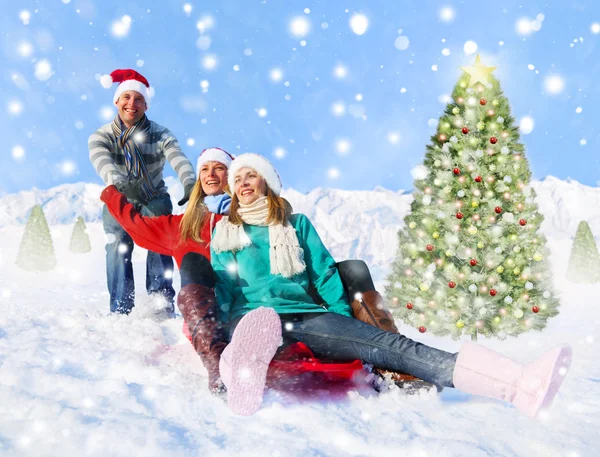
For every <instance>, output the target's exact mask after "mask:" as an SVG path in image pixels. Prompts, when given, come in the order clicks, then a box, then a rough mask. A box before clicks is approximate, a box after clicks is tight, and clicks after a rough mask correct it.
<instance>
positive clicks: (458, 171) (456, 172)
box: [452, 168, 460, 175]
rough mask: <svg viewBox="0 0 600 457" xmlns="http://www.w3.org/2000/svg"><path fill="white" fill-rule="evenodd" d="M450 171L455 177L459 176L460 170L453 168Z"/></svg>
mask: <svg viewBox="0 0 600 457" xmlns="http://www.w3.org/2000/svg"><path fill="white" fill-rule="evenodd" d="M452 171H453V172H454V174H455V175H459V174H460V168H455V169H454V170H452Z"/></svg>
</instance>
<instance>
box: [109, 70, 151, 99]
mask: <svg viewBox="0 0 600 457" xmlns="http://www.w3.org/2000/svg"><path fill="white" fill-rule="evenodd" d="M113 83H119V86H118V87H117V90H116V91H115V95H114V97H113V102H114V103H116V102H117V100H118V99H119V97H120V96H121V94H122V93H123V92H127V91H128V90H134V91H136V92H139V93H140V94H142V97H144V100H145V101H146V105H148V106H150V99H151V98H152V97H153V96H154V88H152V87H150V83H148V80H147V79H146V78H144V77H143V76H142V75H141V74H139V73H138V72H137V71H135V70H131V69H124V70H115V71H113V72H112V73H111V74H110V75H103V76H101V77H100V84H102V87H104V88H105V89H110V87H111V86H112V85H113Z"/></svg>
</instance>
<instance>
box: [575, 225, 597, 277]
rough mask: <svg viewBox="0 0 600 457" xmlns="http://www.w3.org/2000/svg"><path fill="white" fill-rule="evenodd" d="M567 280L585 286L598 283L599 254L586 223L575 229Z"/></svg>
mask: <svg viewBox="0 0 600 457" xmlns="http://www.w3.org/2000/svg"><path fill="white" fill-rule="evenodd" d="M567 278H568V279H569V280H570V281H573V282H578V283H587V284H591V283H595V282H599V281H600V254H598V246H596V240H595V239H594V235H592V231H591V230H590V226H589V225H588V223H587V222H586V221H581V222H580V223H579V226H578V227H577V233H576V234H575V239H574V240H573V248H572V249H571V258H570V259H569V269H568V270H567Z"/></svg>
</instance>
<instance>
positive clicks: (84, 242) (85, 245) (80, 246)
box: [69, 217, 92, 254]
mask: <svg viewBox="0 0 600 457" xmlns="http://www.w3.org/2000/svg"><path fill="white" fill-rule="evenodd" d="M91 250H92V246H91V243H90V237H89V236H88V233H87V227H86V226H85V222H84V221H83V218H82V217H78V218H77V221H76V222H75V227H73V233H72V234H71V241H70V242H69V251H71V252H74V253H76V254H85V253H86V252H90V251H91Z"/></svg>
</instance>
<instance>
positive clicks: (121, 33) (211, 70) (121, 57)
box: [0, 0, 600, 193]
mask: <svg viewBox="0 0 600 457" xmlns="http://www.w3.org/2000/svg"><path fill="white" fill-rule="evenodd" d="M0 5H1V6H0V10H1V11H2V14H1V15H0V30H1V35H0V59H1V62H2V64H1V65H0V71H1V77H0V122H1V124H2V126H3V131H4V139H3V141H2V153H1V154H0V168H1V169H2V170H3V171H4V173H3V176H4V179H3V180H2V181H1V182H0V193H6V192H16V191H19V190H25V189H30V188H32V187H37V188H42V189H44V188H49V187H52V186H55V185H58V184H61V183H67V182H77V181H87V182H97V183H100V182H101V181H100V179H99V178H98V177H97V176H96V174H95V172H94V170H93V168H92V166H91V164H90V163H89V160H88V152H87V138H88V136H89V135H90V134H91V133H92V132H93V131H94V130H95V129H96V128H98V127H99V126H100V125H102V124H105V123H107V122H108V120H109V119H111V118H112V115H114V113H115V111H114V110H112V106H111V105H112V104H111V100H112V94H113V91H114V88H115V87H116V86H114V87H113V88H112V89H111V90H106V89H104V88H102V86H101V85H100V83H99V81H98V77H99V75H102V74H107V73H110V72H111V71H112V70H114V69H116V68H135V69H137V70H138V71H140V72H141V73H142V74H143V75H145V76H146V77H147V78H148V80H149V81H150V84H151V85H152V86H154V88H155V91H156V95H155V98H154V99H153V101H152V106H151V108H150V110H149V111H148V113H147V114H148V117H150V119H152V120H154V121H156V122H158V123H160V124H163V125H165V126H167V127H168V128H170V129H171V130H172V131H173V132H174V133H175V135H176V136H177V137H178V139H179V141H180V143H181V145H182V148H183V150H184V152H185V153H186V155H188V157H189V158H190V159H191V160H192V162H193V163H194V164H195V161H196V158H197V156H198V154H199V153H200V151H201V150H202V149H204V148H205V147H209V146H218V147H222V148H224V149H226V150H228V151H230V152H232V153H233V154H239V153H241V152H248V151H252V152H258V153H261V154H265V155H267V156H268V157H270V158H271V159H272V160H273V161H274V163H275V164H276V166H277V168H278V170H279V171H280V174H281V176H282V178H283V181H284V187H293V188H295V189H297V190H300V191H303V192H306V191H309V190H311V189H313V188H315V187H337V188H343V189H373V188H375V187H376V186H383V187H385V188H389V189H392V190H397V189H410V188H412V181H413V179H412V177H411V173H410V171H411V169H412V168H414V167H415V166H416V165H418V164H419V163H420V162H421V161H422V159H423V155H424V152H425V145H426V144H427V143H428V142H429V138H430V135H431V134H432V133H433V132H434V131H435V121H436V120H437V119H438V117H439V116H440V114H441V113H442V111H443V109H444V106H445V103H444V95H448V94H450V93H451V91H452V88H453V87H454V84H455V83H456V81H457V79H458V77H459V76H460V75H461V71H460V69H459V67H460V66H464V65H471V64H472V63H473V62H474V60H475V56H476V54H477V53H480V54H481V58H482V62H483V63H484V64H487V65H495V66H498V69H497V70H496V71H495V72H494V75H495V76H496V77H497V78H499V79H500V82H501V84H502V87H503V89H504V91H505V94H506V95H507V96H508V98H509V101H510V102H511V106H512V114H513V116H515V117H516V119H517V122H520V121H521V119H522V118H524V117H526V118H529V122H528V120H527V119H526V120H525V121H524V125H525V124H527V123H528V124H529V126H531V121H533V129H532V130H531V132H530V133H529V134H525V135H522V137H521V140H522V142H523V143H525V145H526V151H527V152H526V153H527V156H528V158H529V160H530V163H531V167H532V171H533V175H534V177H535V178H542V177H544V176H546V175H554V176H557V177H559V178H563V179H566V178H572V179H576V180H578V181H580V182H582V183H584V184H588V185H594V186H595V185H598V180H599V179H600V161H599V160H600V159H599V157H600V153H599V151H598V145H599V136H598V121H597V118H598V113H597V112H596V109H597V108H598V106H599V102H600V82H599V77H600V50H599V46H598V40H600V34H599V32H600V6H598V3H597V2H595V1H593V0H578V1H565V0H551V1H545V2H534V1H531V2H529V1H528V2H522V1H512V0H510V1H497V2H483V1H466V0H465V1H461V2H456V1H448V2H437V1H402V2H399V1H395V2H393V1H389V0H388V1H353V0H348V1H343V2H342V1H325V0H321V1H308V0H306V1H295V0H294V1H292V0H289V1H283V0H271V1H267V0H264V1H255V0H237V1H234V0H224V1H189V2H185V1H178V0H177V1H176V0H165V1H152V2H147V1H136V2H133V1H127V0H121V1H113V0H101V1H100V0H44V1H37V2H36V1H32V0H19V1H9V0H0ZM356 15H358V16H356ZM355 16H356V17H355ZM352 18H354V20H353V19H352ZM365 18H366V21H367V23H368V26H367V28H366V31H365V30H364V25H365ZM353 26H354V27H353ZM361 27H362V30H361ZM357 32H358V33H357ZM361 32H364V33H362V34H360V33H361ZM111 110H112V111H111ZM166 173H167V174H168V175H169V174H173V171H172V169H171V168H170V167H169V166H168V165H167V168H166Z"/></svg>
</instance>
